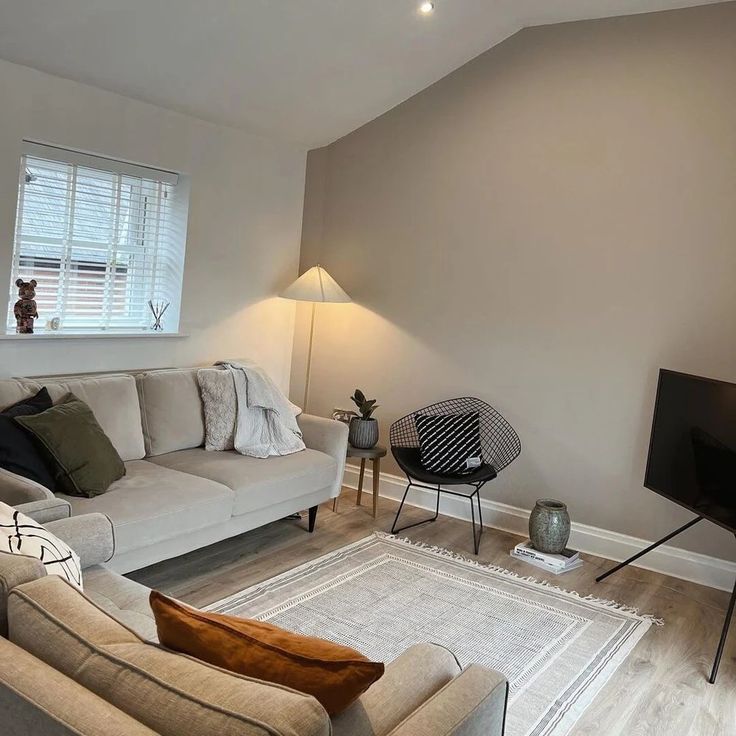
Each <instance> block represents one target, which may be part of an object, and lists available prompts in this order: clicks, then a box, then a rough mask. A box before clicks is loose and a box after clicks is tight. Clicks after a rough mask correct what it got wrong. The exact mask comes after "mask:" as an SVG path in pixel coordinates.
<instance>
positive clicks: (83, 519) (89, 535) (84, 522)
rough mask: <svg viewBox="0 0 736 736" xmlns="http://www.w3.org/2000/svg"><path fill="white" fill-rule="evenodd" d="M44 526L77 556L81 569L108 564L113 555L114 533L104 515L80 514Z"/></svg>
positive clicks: (110, 523)
mask: <svg viewBox="0 0 736 736" xmlns="http://www.w3.org/2000/svg"><path fill="white" fill-rule="evenodd" d="M44 526H45V527H46V528H47V529H48V530H49V531H50V532H51V533H52V534H55V535H56V536H57V537H59V539H61V540H62V541H63V542H66V543H67V544H68V545H69V546H70V547H71V548H72V549H73V550H74V551H75V552H76V553H77V554H78V555H79V558H80V561H81V564H82V569H83V570H84V569H86V568H88V567H92V565H101V564H102V563H103V562H108V561H109V560H110V559H111V558H112V556H113V554H114V553H115V533H114V529H113V526H112V522H111V521H110V519H109V518H108V517H107V516H105V514H82V516H72V517H70V518H69V519H61V520H59V521H52V522H51V523H49V524H44Z"/></svg>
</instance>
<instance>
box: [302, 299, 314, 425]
mask: <svg viewBox="0 0 736 736" xmlns="http://www.w3.org/2000/svg"><path fill="white" fill-rule="evenodd" d="M316 309H317V302H312V324H311V325H310V327H309V349H308V351H307V378H306V381H305V382H304V403H303V404H302V411H303V412H304V413H305V414H306V413H307V402H308V401H309V380H310V378H311V375H312V343H313V342H314V314H315V311H316Z"/></svg>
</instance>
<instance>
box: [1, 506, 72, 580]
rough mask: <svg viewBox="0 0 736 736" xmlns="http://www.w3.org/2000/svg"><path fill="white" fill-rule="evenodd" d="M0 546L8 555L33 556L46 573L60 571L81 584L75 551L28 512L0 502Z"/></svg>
mask: <svg viewBox="0 0 736 736" xmlns="http://www.w3.org/2000/svg"><path fill="white" fill-rule="evenodd" d="M0 547H2V549H4V550H6V551H7V552H9V553H10V554H11V555H18V556H19V557H35V558H36V559H37V560H40V562H41V564H43V566H44V568H45V569H46V574H47V575H60V576H61V577H63V578H64V579H65V580H68V581H69V582H70V583H72V584H73V585H75V586H77V587H78V588H81V587H82V565H81V563H80V561H79V555H78V554H77V553H76V552H75V551H74V550H73V549H71V548H70V547H69V545H67V544H66V543H65V542H63V541H62V540H61V539H59V538H58V537H57V536H56V535H55V534H54V533H53V532H50V531H49V530H48V529H46V528H44V527H43V526H41V524H39V523H38V522H37V521H34V520H33V519H31V518H30V517H29V516H26V515H25V514H23V513H21V512H20V511H18V509H14V508H13V507H12V506H8V505H7V504H6V503H2V502H0Z"/></svg>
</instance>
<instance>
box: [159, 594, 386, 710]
mask: <svg viewBox="0 0 736 736" xmlns="http://www.w3.org/2000/svg"><path fill="white" fill-rule="evenodd" d="M150 601H151V609H152V610H153V615H154V617H155V619H156V628H157V629H158V638H159V641H160V642H161V644H163V645H164V646H165V647H168V648H169V649H174V650H176V651H177V652H183V653H184V654H189V655H191V656H192V657H196V658H197V659H201V660H202V661H204V662H209V663H210V664H214V665H216V666H217V667H222V668H223V669H226V670H230V671H231V672H237V673H238V674H241V675H246V676H247V677H254V678H256V679H258V680H265V681H266V682H273V683H276V684H279V685H285V686H287V687H290V688H293V689H294V690H299V691H300V692H303V693H308V694H309V695H313V696H314V697H315V698H317V700H319V702H320V703H322V705H323V706H324V708H325V710H326V711H327V712H328V713H329V714H330V715H335V714H336V713H340V711H343V710H345V708H347V707H348V706H349V705H350V704H351V703H352V702H354V701H355V700H356V699H357V698H358V697H359V696H360V695H361V694H362V693H364V692H365V691H366V690H367V689H368V688H369V687H370V686H371V685H372V684H373V683H374V682H375V681H376V680H377V679H378V678H379V677H381V675H383V669H384V667H383V664H382V663H381V662H371V661H370V660H369V659H368V658H367V657H364V656H363V655H362V654H361V653H360V652H356V651H355V649H351V648H350V647H345V646H342V645H341V644H334V643H333V642H330V641H325V640H324V639H317V638H315V637H312V636H303V635H302V634H295V633H293V632H291V631H286V630H285V629H280V628H279V627H278V626H274V625H273V624H269V623H267V622H265V621H254V620H253V619H245V618H237V617H236V616H226V615H224V614H221V613H207V612H204V611H198V610H196V609H194V608H190V607H189V606H185V605H183V604H182V603H179V602H177V601H175V600H172V599H171V598H167V597H166V596H165V595H163V594H162V593H159V592H157V591H155V590H154V591H151V596H150Z"/></svg>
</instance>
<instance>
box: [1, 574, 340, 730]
mask: <svg viewBox="0 0 736 736" xmlns="http://www.w3.org/2000/svg"><path fill="white" fill-rule="evenodd" d="M56 583H58V584H56ZM8 614H9V622H10V640H11V641H12V642H14V643H15V644H18V645H19V646H21V647H23V648H24V649H26V650H27V651H29V652H30V653H31V654H34V655H35V656H36V657H38V658H39V659H41V660H43V661H45V662H46V663H47V664H49V665H51V666H52V667H54V668H56V669H57V670H59V671H60V672H62V673H63V674H65V675H67V676H68V677H71V678H72V679H74V680H76V681H77V682H79V683H80V684H81V685H83V686H85V687H86V688H88V689H89V690H91V691H92V692H94V693H96V694H97V695H99V696H100V697H102V698H104V699H105V700H107V701H108V702H109V703H111V704H112V705H114V706H116V707H117V708H120V709H121V710H122V711H124V712H126V713H128V715H130V716H132V717H133V718H135V719H136V720H138V721H140V722H141V723H144V724H145V725H147V726H148V727H149V728H152V729H153V730H154V731H156V732H157V733H159V734H161V735H162V736H181V734H187V736H212V734H218V736H266V734H268V735H269V736H275V735H276V734H278V735H279V736H328V734H329V733H330V731H331V729H330V722H329V719H328V717H327V714H326V713H325V711H324V710H323V708H322V707H321V706H320V705H319V703H317V701H316V700H314V698H312V697H310V696H308V695H304V694H302V693H297V692H296V691H294V690H289V689H288V688H283V687H278V686H274V685H269V684H266V683H262V682H259V681H257V680H253V679H250V678H246V677H243V676H240V675H236V674H233V673H229V672H225V671H224V670H220V669H218V668H216V667H212V666H211V665H207V664H205V663H204V662H199V661H197V660H195V659H193V658H190V657H186V656H184V655H180V654H176V653H174V652H170V651H168V650H166V649H163V648H162V647H159V646H157V645H155V644H148V643H145V642H143V641H142V640H141V639H140V638H139V637H138V636H137V635H136V634H134V633H133V632H132V631H130V630H129V629H127V628H126V627H124V626H122V625H121V624H120V623H118V622H117V621H115V620H114V619H113V618H111V617H110V616H108V615H107V614H106V613H105V612H104V611H102V610H100V609H99V608H98V607H97V606H95V605H94V604H93V603H92V602H91V601H90V600H89V599H87V598H86V597H85V596H84V595H83V594H81V593H79V592H78V591H76V590H75V589H73V588H72V587H71V586H69V584H68V583H65V582H64V581H62V580H60V579H58V578H51V577H47V578H43V579H40V580H36V581H34V582H32V583H27V584H26V585H23V586H20V587H18V588H16V589H15V590H14V591H13V592H12V593H11V594H10V600H9V604H8ZM266 724H267V725H266Z"/></svg>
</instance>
